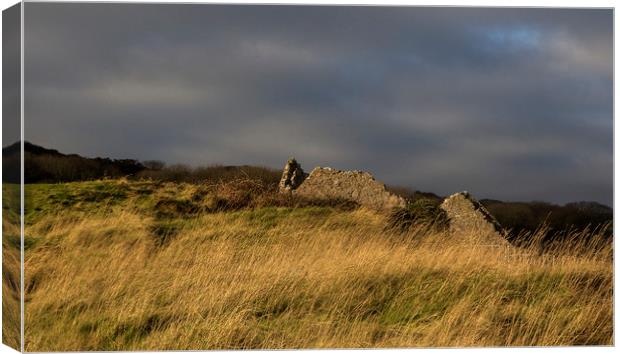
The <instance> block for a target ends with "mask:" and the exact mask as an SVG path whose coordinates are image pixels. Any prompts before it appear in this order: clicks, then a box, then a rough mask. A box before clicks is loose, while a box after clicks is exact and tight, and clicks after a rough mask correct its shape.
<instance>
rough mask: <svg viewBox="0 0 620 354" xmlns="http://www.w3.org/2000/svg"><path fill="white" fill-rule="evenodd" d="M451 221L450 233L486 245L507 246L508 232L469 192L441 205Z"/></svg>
mask: <svg viewBox="0 0 620 354" xmlns="http://www.w3.org/2000/svg"><path fill="white" fill-rule="evenodd" d="M441 209H443V210H445V212H446V214H448V218H449V220H450V232H451V233H452V234H454V235H458V236H460V237H464V238H467V239H469V240H475V241H476V243H479V244H484V245H495V246H507V245H508V241H507V240H506V237H507V235H506V232H505V231H504V229H503V228H502V226H501V225H500V224H499V222H497V220H496V219H495V218H494V217H493V215H491V213H489V211H488V210H487V209H486V208H485V207H484V206H483V205H482V204H481V203H480V202H479V201H477V200H476V199H474V198H473V197H472V196H471V195H470V194H469V193H467V192H460V193H456V194H453V195H451V196H449V197H448V198H446V199H444V201H443V203H441Z"/></svg>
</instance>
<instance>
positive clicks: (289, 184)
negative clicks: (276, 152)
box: [279, 158, 308, 192]
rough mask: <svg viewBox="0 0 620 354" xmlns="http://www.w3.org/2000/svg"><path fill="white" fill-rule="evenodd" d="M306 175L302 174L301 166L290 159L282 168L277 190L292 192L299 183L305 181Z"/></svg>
mask: <svg viewBox="0 0 620 354" xmlns="http://www.w3.org/2000/svg"><path fill="white" fill-rule="evenodd" d="M307 176H308V175H307V174H306V173H304V170H303V169H302V168H301V165H300V164H299V163H298V162H297V160H295V159H294V158H290V159H289V160H288V161H287V162H286V166H284V171H282V178H280V184H279V189H280V192H292V191H293V190H295V189H297V187H299V185H301V182H303V181H304V179H306V177H307Z"/></svg>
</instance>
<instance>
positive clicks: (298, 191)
mask: <svg viewBox="0 0 620 354" xmlns="http://www.w3.org/2000/svg"><path fill="white" fill-rule="evenodd" d="M279 190H280V192H282V193H292V194H294V195H300V196H306V197H311V198H319V199H320V198H338V199H345V200H351V201H354V202H357V203H358V204H360V205H363V206H366V207H369V208H372V209H376V210H381V211H389V210H391V209H393V208H396V207H404V206H405V205H406V204H407V202H406V200H405V199H404V198H402V197H400V196H398V195H396V194H393V193H391V192H389V191H388V190H387V189H386V188H385V185H384V184H383V183H381V182H379V181H377V180H375V178H374V177H373V176H372V175H371V174H370V173H368V172H362V171H339V170H335V169H332V168H329V167H316V168H315V169H314V170H312V172H310V174H306V173H304V171H303V169H302V168H301V165H300V164H299V163H298V162H297V161H296V160H295V159H294V158H291V159H289V160H288V162H287V163H286V166H284V171H283V173H282V178H281V180H280V184H279ZM440 207H441V209H443V210H444V211H445V212H446V214H447V216H448V218H449V220H450V221H449V222H450V232H451V233H452V234H454V235H456V236H458V237H463V238H467V239H468V240H475V242H476V243H479V244H485V245H493V246H506V245H508V241H507V240H506V237H507V235H506V232H505V231H504V229H503V228H502V227H501V225H500V224H499V223H498V222H497V220H496V219H495V218H494V217H493V215H491V214H490V213H489V211H488V210H487V209H486V208H485V207H484V206H483V205H482V204H481V203H480V202H479V201H477V200H476V199H474V198H473V197H472V196H471V195H470V194H469V193H467V192H460V193H456V194H453V195H451V196H449V197H447V198H446V199H445V200H444V201H443V203H442V204H441V206H440Z"/></svg>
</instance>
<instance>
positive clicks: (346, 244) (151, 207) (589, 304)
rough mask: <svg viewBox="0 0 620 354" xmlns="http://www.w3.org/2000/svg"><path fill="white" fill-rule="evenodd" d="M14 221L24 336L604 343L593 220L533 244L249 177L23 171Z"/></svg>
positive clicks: (72, 344)
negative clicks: (570, 239) (395, 217)
mask: <svg viewBox="0 0 620 354" xmlns="http://www.w3.org/2000/svg"><path fill="white" fill-rule="evenodd" d="M247 191H251V193H254V194H252V195H248V194H247ZM26 223H27V225H26V234H27V237H26V240H25V244H26V259H25V272H26V283H25V289H26V294H25V295H26V304H25V307H26V308H25V312H26V318H25V329H26V343H25V349H26V350H27V351H59V350H63V351H71V350H138V349H140V350H154V349H160V350H161V349H222V348H226V349H229V348H324V347H330V348H353V347H421V346H423V347H427V346H490V345H493V346H503V345H519V346H523V345H572V344H603V345H610V344H612V332H613V327H612V261H611V247H610V246H608V245H607V246H601V247H598V246H600V244H595V242H594V241H592V240H594V239H596V237H595V236H596V235H589V236H590V237H589V238H588V239H589V240H590V243H588V244H584V243H583V242H578V241H579V240H581V239H585V238H576V241H577V242H574V243H572V244H568V243H567V244H565V245H563V246H562V247H561V248H558V249H555V250H553V251H550V252H548V253H544V254H540V252H538V250H536V251H530V250H529V249H516V248H513V249H502V248H490V247H482V246H478V245H475V244H464V243H463V242H456V241H454V238H451V237H450V235H448V234H443V233H434V232H431V231H425V232H424V233H421V232H416V230H413V231H411V232H410V233H408V234H391V233H389V232H385V231H384V227H385V225H386V218H385V216H383V215H380V214H377V213H374V212H372V211H369V210H365V209H360V208H355V207H354V206H351V205H349V204H346V203H341V202H337V201H336V202H331V203H319V202H311V201H303V200H292V199H290V198H286V197H282V196H277V195H275V194H273V192H272V191H269V190H261V189H260V186H256V187H252V188H248V186H247V185H245V186H244V188H239V185H224V186H221V185H220V186H206V185H190V184H174V183H154V182H128V181H124V180H121V181H93V182H80V183H66V184H53V185H45V184H37V185H28V186H27V189H26ZM593 242H594V243H593ZM595 246H596V247H595Z"/></svg>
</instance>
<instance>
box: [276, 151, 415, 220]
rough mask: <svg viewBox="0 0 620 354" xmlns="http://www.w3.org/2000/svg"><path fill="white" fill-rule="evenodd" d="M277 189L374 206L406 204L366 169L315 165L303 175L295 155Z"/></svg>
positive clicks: (287, 165) (383, 206) (384, 207)
mask: <svg viewBox="0 0 620 354" xmlns="http://www.w3.org/2000/svg"><path fill="white" fill-rule="evenodd" d="M280 192H285V193H293V194H295V195H300V196H306V197H312V198H319V199H321V198H325V199H327V198H338V199H345V200H351V201H354V202H356V203H358V204H360V205H363V206H366V207H369V208H372V209H377V210H389V209H392V208H394V207H403V206H405V200H404V199H403V198H402V197H399V196H397V195H395V194H393V193H390V192H389V191H387V190H386V188H385V185H384V184H383V183H381V182H379V181H377V180H375V178H374V177H373V176H372V175H371V174H370V173H368V172H362V171H339V170H335V169H333V168H329V167H316V168H315V169H314V170H312V172H310V174H309V175H306V174H305V173H304V172H303V170H302V169H301V165H299V163H297V161H295V159H290V160H289V161H288V162H287V164H286V166H285V167H284V172H283V173H282V179H281V180H280Z"/></svg>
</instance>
